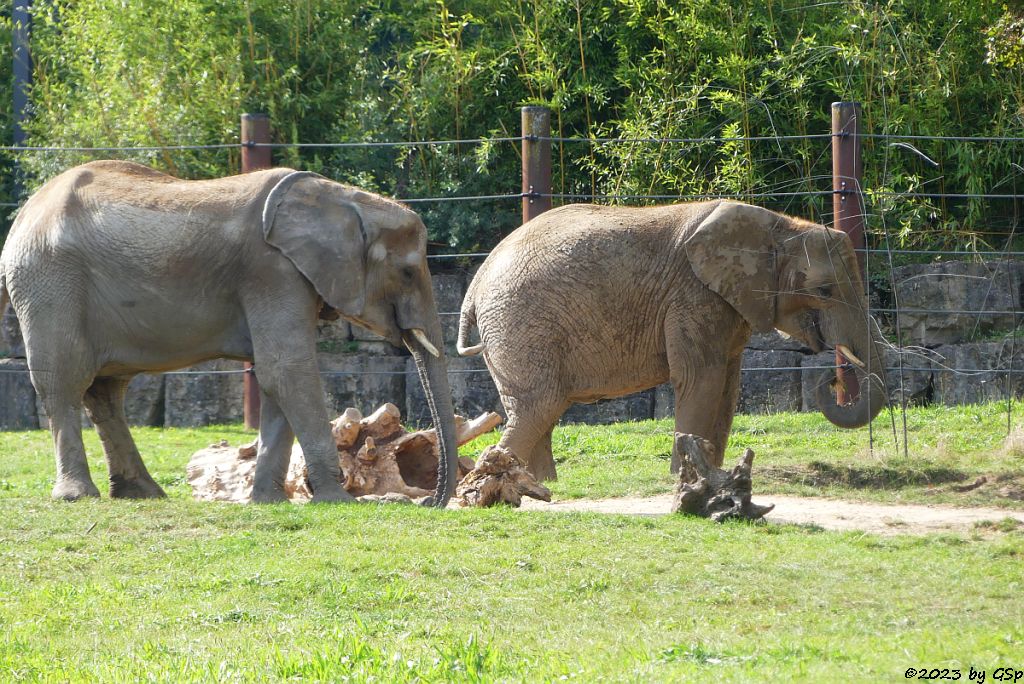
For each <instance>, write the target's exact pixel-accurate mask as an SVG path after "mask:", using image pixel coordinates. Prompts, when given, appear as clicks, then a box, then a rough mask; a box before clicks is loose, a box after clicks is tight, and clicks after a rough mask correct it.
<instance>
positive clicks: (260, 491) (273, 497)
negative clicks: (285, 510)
mask: <svg viewBox="0 0 1024 684" xmlns="http://www.w3.org/2000/svg"><path fill="white" fill-rule="evenodd" d="M252 502H253V503H258V504H274V503H287V502H288V495H287V494H285V493H284V489H283V488H282V487H258V488H257V487H253V488H252Z"/></svg>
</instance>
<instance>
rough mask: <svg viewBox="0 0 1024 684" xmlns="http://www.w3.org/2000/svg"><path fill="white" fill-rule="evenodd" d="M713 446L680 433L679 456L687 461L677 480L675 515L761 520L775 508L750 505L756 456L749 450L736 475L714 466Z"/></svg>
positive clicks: (721, 520)
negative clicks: (712, 458) (712, 459)
mask: <svg viewBox="0 0 1024 684" xmlns="http://www.w3.org/2000/svg"><path fill="white" fill-rule="evenodd" d="M714 451H715V450H714V447H713V445H712V444H711V442H709V441H707V440H706V439H703V438H702V437H697V436H696V435H691V434H685V433H679V432H677V433H676V453H679V454H682V455H683V456H684V457H685V460H684V461H683V464H682V467H681V468H680V469H679V477H678V479H677V480H676V493H675V497H674V498H673V500H672V512H673V513H688V514H690V515H699V516H701V517H704V518H711V519H712V520H714V521H716V522H723V521H725V520H728V519H730V518H740V519H743V520H760V519H761V518H763V517H764V516H765V514H767V513H768V512H769V511H771V510H772V509H773V508H775V506H774V505H769V506H758V505H757V504H755V503H752V502H751V501H750V496H751V479H750V470H751V467H752V465H753V463H754V452H753V451H751V450H750V449H747V450H746V452H745V453H744V454H743V456H742V457H741V458H740V460H739V462H738V463H737V464H736V466H735V467H734V468H733V469H732V471H726V470H722V469H720V468H716V467H715V466H713V465H711V454H713V453H714Z"/></svg>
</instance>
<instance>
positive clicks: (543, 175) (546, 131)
mask: <svg viewBox="0 0 1024 684" xmlns="http://www.w3.org/2000/svg"><path fill="white" fill-rule="evenodd" d="M522 131H523V223H526V222H527V221H529V220H530V219H532V218H533V217H535V216H539V215H541V214H543V213H544V212H545V211H547V210H548V209H550V208H551V110H550V109H548V108H547V107H523V109H522Z"/></svg>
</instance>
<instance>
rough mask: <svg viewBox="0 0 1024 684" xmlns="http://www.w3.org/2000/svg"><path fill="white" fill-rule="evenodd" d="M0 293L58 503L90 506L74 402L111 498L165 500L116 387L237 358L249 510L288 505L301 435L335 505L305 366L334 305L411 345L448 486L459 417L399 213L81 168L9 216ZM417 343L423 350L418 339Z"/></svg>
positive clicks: (237, 183) (242, 181) (414, 247)
mask: <svg viewBox="0 0 1024 684" xmlns="http://www.w3.org/2000/svg"><path fill="white" fill-rule="evenodd" d="M0 283H2V284H3V285H4V286H5V288H4V291H3V292H2V293H0V294H2V297H0V304H3V303H4V302H3V301H2V300H5V299H6V297H7V294H8V293H9V296H10V299H11V301H12V303H13V305H14V309H15V311H16V312H17V314H18V317H19V319H20V321H21V325H22V329H23V331H24V335H25V344H26V348H27V354H28V365H29V369H30V372H31V377H32V383H33V385H34V386H35V388H36V391H37V392H38V393H39V395H40V397H41V399H42V402H43V405H44V407H45V409H46V412H47V414H48V415H49V416H50V422H51V430H52V432H53V438H54V443H55V450H56V455H57V479H56V484H55V486H54V488H53V496H54V498H57V499H67V500H74V499H79V498H81V497H85V496H98V494H99V492H98V490H97V488H96V486H95V485H94V484H93V482H92V480H91V478H90V476H89V470H88V466H87V464H86V456H85V450H84V448H83V446H82V433H81V421H80V418H79V413H80V410H81V408H82V405H83V402H84V404H85V408H86V410H87V411H88V413H89V416H90V418H91V419H92V421H93V423H94V424H95V425H96V430H97V432H98V433H99V436H100V441H101V442H102V444H103V450H104V452H105V455H106V459H107V467H108V469H109V476H110V495H111V496H114V497H128V498H147V497H160V496H163V495H164V492H163V490H161V488H160V487H159V485H157V483H156V482H154V481H153V479H152V478H151V477H150V475H149V473H148V472H147V470H146V466H145V465H144V464H143V462H142V458H141V457H140V455H139V452H138V450H137V448H136V446H135V443H134V441H133V440H132V437H131V434H130V432H129V430H128V425H127V422H126V420H125V415H124V407H123V400H124V394H125V388H126V386H127V385H128V382H129V380H130V379H131V378H132V376H134V375H135V374H137V373H140V372H161V371H169V370H173V369H175V368H181V367H183V366H188V365H191V364H195V363H198V362H200V361H204V360H207V359H212V358H218V357H224V358H230V359H241V360H249V361H253V362H254V363H255V372H256V376H257V378H258V380H259V384H260V390H261V393H262V412H261V416H260V437H259V449H258V455H257V462H256V472H255V476H254V486H253V499H254V500H255V501H283V500H285V494H284V489H283V483H284V478H285V473H286V470H287V465H288V459H289V455H290V449H291V444H292V442H293V440H294V438H295V437H298V440H299V443H300V444H301V445H302V450H303V452H304V453H305V457H306V462H307V464H308V468H309V470H308V474H309V480H310V484H311V485H312V489H313V500H314V501H347V500H351V498H352V497H351V496H350V495H349V494H348V493H347V492H345V490H344V489H343V488H342V486H341V484H340V482H339V476H340V472H339V467H338V455H337V450H336V448H335V446H334V441H333V439H332V437H331V432H330V426H329V424H328V416H327V409H326V406H325V404H324V393H323V390H322V388H321V383H320V375H319V373H318V370H317V362H316V338H315V335H316V322H317V318H318V316H319V315H320V314H321V312H325V311H332V310H333V311H335V312H337V313H340V315H341V316H343V317H344V318H346V319H348V320H350V321H352V322H354V323H356V324H359V325H362V326H364V327H366V328H368V329H370V330H372V331H374V332H376V333H378V334H380V335H382V336H384V337H386V338H387V339H388V340H390V341H391V343H392V344H395V345H400V344H405V345H406V346H408V347H409V348H410V350H411V351H412V352H413V356H414V357H415V359H416V362H417V364H418V367H419V369H420V376H421V378H422V379H423V381H424V384H425V390H426V394H427V397H428V401H429V403H430V405H431V408H432V410H433V413H434V416H433V417H434V422H435V425H436V426H437V427H438V429H439V432H440V434H441V439H440V443H441V447H442V449H441V450H442V454H441V459H440V465H439V471H440V472H439V476H440V477H439V480H438V490H437V492H435V496H434V497H433V498H432V503H434V504H435V505H444V503H446V502H447V500H448V497H449V496H450V494H451V491H452V489H453V488H454V477H455V471H456V468H455V461H454V459H455V458H457V455H456V447H455V423H454V416H453V413H452V405H451V394H450V391H449V388H448V379H447V374H446V369H445V361H444V358H443V356H435V355H434V354H432V353H431V352H430V347H433V348H434V351H436V350H440V349H443V348H444V346H443V342H442V338H441V326H440V323H439V321H438V317H437V309H436V307H435V304H434V297H433V292H432V289H431V284H430V276H429V273H428V271H427V263H426V231H425V229H424V227H423V223H422V222H421V221H420V219H419V217H418V216H417V215H416V214H415V213H413V212H412V211H410V210H408V209H406V208H405V207H403V206H401V205H399V204H397V203H395V202H392V201H390V200H387V199H384V198H382V197H378V196H377V195H373V194H370V193H367V192H363V191H361V190H358V189H356V188H351V187H347V186H343V185H339V184H338V183H334V182H332V181H329V180H327V179H324V178H321V177H319V176H316V175H314V174H309V173H300V172H295V171H292V170H290V169H273V170H268V171H260V172H257V173H251V174H246V175H242V176H234V177H230V178H220V179H216V180H208V181H182V180H178V179H176V178H172V177H170V176H167V175H164V174H162V173H159V172H157V171H154V170H152V169H150V168H147V167H145V166H141V165H138V164H134V163H129V162H117V161H101V162H93V163H90V164H86V165H84V166H80V167H77V168H74V169H71V170H70V171H67V172H65V173H63V174H61V175H60V176H58V177H56V178H54V179H53V180H51V181H50V182H49V183H47V184H46V185H44V186H43V187H42V188H41V189H40V190H39V191H38V192H37V193H35V194H34V195H33V196H32V197H31V199H29V201H28V202H27V203H26V205H25V206H24V208H23V209H22V210H21V212H20V213H19V214H18V217H17V220H16V221H15V223H14V226H13V228H12V230H11V234H10V236H9V237H8V239H7V243H6V245H5V246H4V250H3V255H2V257H0ZM421 340H424V341H425V343H424V342H422V341H421Z"/></svg>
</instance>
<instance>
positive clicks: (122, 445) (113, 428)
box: [85, 377, 166, 499]
mask: <svg viewBox="0 0 1024 684" xmlns="http://www.w3.org/2000/svg"><path fill="white" fill-rule="evenodd" d="M130 381H131V378H126V377H119V378H96V380H94V381H93V383H92V385H91V386H90V387H89V389H88V390H86V392H85V408H86V410H87V411H88V412H89V418H90V419H91V420H92V422H93V425H95V426H96V432H97V433H99V436H100V442H101V443H102V444H103V452H104V454H105V455H106V457H107V471H108V473H109V475H110V496H112V497H115V498H121V499H153V498H159V497H163V496H166V494H164V490H163V489H161V488H160V485H158V484H157V483H156V482H154V481H153V478H152V477H151V476H150V474H149V471H148V470H146V465H145V464H144V463H143V462H142V456H140V455H139V450H138V448H137V447H136V446H135V440H133V439H132V435H131V431H130V430H129V429H128V419H127V418H126V417H125V414H124V395H125V391H126V390H127V389H128V383H129V382H130Z"/></svg>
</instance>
